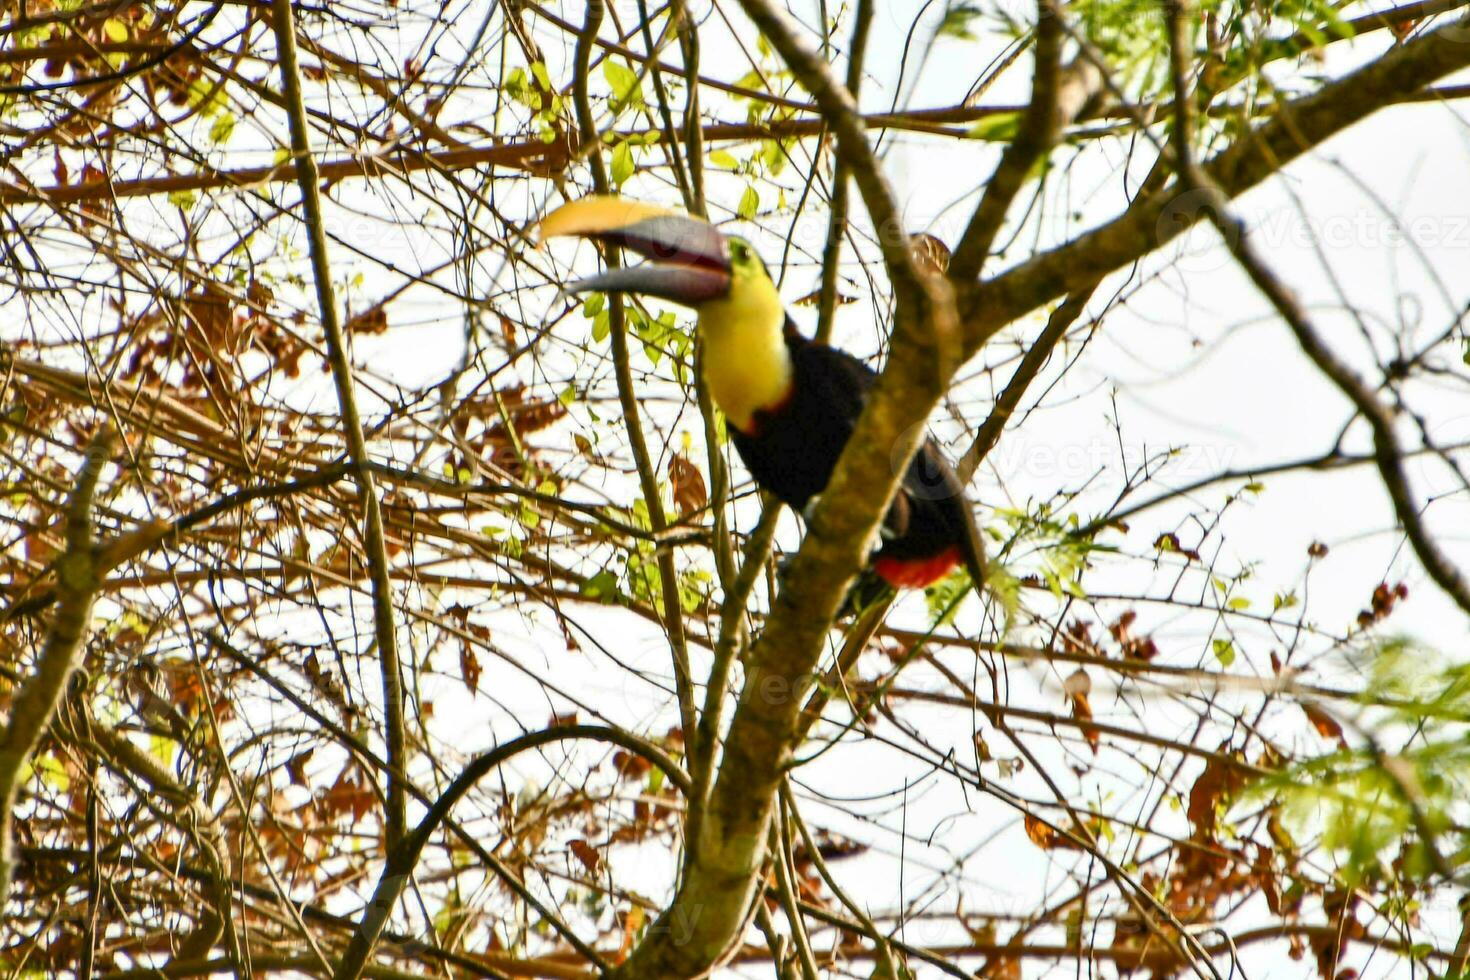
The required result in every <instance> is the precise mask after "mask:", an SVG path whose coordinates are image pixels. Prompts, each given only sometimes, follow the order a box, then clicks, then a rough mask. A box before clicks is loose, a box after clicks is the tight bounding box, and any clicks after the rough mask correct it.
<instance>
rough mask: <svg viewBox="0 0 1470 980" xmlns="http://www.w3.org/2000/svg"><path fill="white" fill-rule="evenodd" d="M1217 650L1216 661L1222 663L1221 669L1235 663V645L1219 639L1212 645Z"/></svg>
mask: <svg viewBox="0 0 1470 980" xmlns="http://www.w3.org/2000/svg"><path fill="white" fill-rule="evenodd" d="M1210 645H1211V646H1212V647H1214V650H1215V659H1216V660H1218V661H1220V666H1221V667H1229V666H1230V665H1231V664H1233V663H1235V644H1234V643H1231V642H1230V641H1229V640H1226V639H1223V638H1222V639H1217V640H1215V641H1214V642H1212V643H1211V644H1210Z"/></svg>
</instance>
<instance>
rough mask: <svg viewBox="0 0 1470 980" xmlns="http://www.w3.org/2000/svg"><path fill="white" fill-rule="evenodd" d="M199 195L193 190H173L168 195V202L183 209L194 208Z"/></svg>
mask: <svg viewBox="0 0 1470 980" xmlns="http://www.w3.org/2000/svg"><path fill="white" fill-rule="evenodd" d="M197 200H198V197H197V196H196V195H195V194H194V192H193V191H173V192H172V193H170V194H169V196H168V203H170V204H172V205H173V206H174V207H176V208H179V209H181V210H183V211H190V210H193V208H194V204H195V202H196V201H197Z"/></svg>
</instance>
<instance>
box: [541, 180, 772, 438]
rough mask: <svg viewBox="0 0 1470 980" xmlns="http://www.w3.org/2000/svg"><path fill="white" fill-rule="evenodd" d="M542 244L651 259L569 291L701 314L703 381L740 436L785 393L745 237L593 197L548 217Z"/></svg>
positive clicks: (759, 267) (762, 286)
mask: <svg viewBox="0 0 1470 980" xmlns="http://www.w3.org/2000/svg"><path fill="white" fill-rule="evenodd" d="M540 234H541V236H542V237H543V238H551V237H555V236H559V235H573V236H577V237H581V238H592V239H595V240H598V241H602V242H605V243H607V244H610V245H621V246H622V247H623V248H625V249H628V250H630V251H633V252H636V253H637V254H639V255H642V256H644V257H645V258H647V259H649V260H650V261H649V262H648V263H646V264H644V265H639V266H633V267H630V268H624V269H614V270H610V271H608V272H605V273H603V274H602V275H599V276H592V277H590V278H587V279H582V280H579V281H578V282H575V283H573V284H571V285H570V286H568V287H567V291H568V292H594V291H595V292H609V293H619V292H620V293H638V294H641V295H645V296H654V297H657V298H659V299H665V300H669V301H671V302H675V303H679V304H682V305H684V306H688V307H690V308H692V309H693V310H695V311H696V312H697V313H698V315H699V327H698V329H699V336H700V340H701V343H702V344H703V347H704V377H705V380H706V381H707V383H708V384H709V386H710V394H711V395H712V396H713V397H714V400H715V404H716V405H718V406H719V408H720V410H721V411H722V412H724V413H725V416H726V418H727V419H728V420H729V422H730V424H731V425H733V426H735V428H737V429H739V430H741V431H743V432H751V431H753V430H754V429H755V428H757V427H758V426H759V418H758V416H759V414H760V413H761V412H762V411H773V410H775V409H776V408H778V407H779V406H780V405H781V404H782V403H784V402H785V401H786V400H787V398H788V396H789V395H790V393H791V385H792V365H791V356H790V353H789V352H788V351H787V348H786V340H785V336H784V330H783V326H784V324H785V319H786V314H785V311H784V310H783V309H782V307H781V297H780V293H779V292H778V291H777V289H776V284H775V283H774V282H772V281H771V276H770V274H769V273H768V272H767V271H766V267H765V264H764V263H762V262H761V260H760V256H758V255H757V254H756V253H755V250H754V249H753V248H751V247H750V244H749V243H748V242H746V241H744V240H743V239H740V238H734V237H727V236H725V235H723V234H721V233H720V232H719V231H718V230H717V229H715V228H714V227H713V226H711V225H710V224H708V223H707V222H704V221H699V220H696V219H694V218H690V217H688V216H686V215H681V214H678V213H676V212H673V211H667V210H665V209H663V208H659V207H656V206H653V205H649V204H642V203H639V202H636V201H629V200H627V199H625V198H619V197H610V196H601V195H596V196H592V197H586V198H582V199H581V200H577V201H572V202H571V203H569V204H565V205H563V206H562V207H560V208H558V209H556V210H555V211H553V212H552V213H551V214H549V215H547V216H546V218H545V219H543V220H542V222H541V224H540Z"/></svg>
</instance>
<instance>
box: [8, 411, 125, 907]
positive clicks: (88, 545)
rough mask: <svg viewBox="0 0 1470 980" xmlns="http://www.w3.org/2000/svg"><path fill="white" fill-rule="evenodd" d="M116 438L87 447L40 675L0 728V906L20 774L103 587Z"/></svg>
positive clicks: (11, 859)
mask: <svg viewBox="0 0 1470 980" xmlns="http://www.w3.org/2000/svg"><path fill="white" fill-rule="evenodd" d="M116 439H117V436H116V433H115V432H114V431H113V429H112V427H111V426H110V425H106V426H104V427H103V428H102V430H101V431H99V432H98V433H97V435H95V436H93V437H92V442H91V444H90V445H88V446H87V453H86V459H85V460H84V461H83V463H82V469H81V472H80V473H78V475H77V485H76V489H75V490H74V491H73V492H72V496H71V500H70V502H69V503H68V504H67V508H66V550H65V551H64V552H62V554H61V557H60V558H58V559H57V562H56V588H57V593H58V596H59V598H60V603H59V604H58V606H57V608H56V616H55V618H53V619H52V621H51V629H50V630H49V631H48V632H47V634H46V643H45V645H44V646H43V647H42V648H41V655H40V657H39V658H38V659H37V661H36V672H35V673H34V674H33V675H32V676H31V677H30V679H29V680H27V681H26V683H25V685H24V686H23V687H21V689H20V690H19V691H17V692H16V694H15V700H14V701H13V702H12V703H11V707H10V718H9V719H8V720H7V722H6V724H5V728H4V729H3V730H0V905H4V903H5V899H6V897H7V896H8V895H9V893H10V879H11V876H12V874H13V873H14V867H15V855H14V851H13V849H12V848H13V845H12V843H11V839H10V838H11V833H10V821H11V819H12V816H13V812H14V810H15V801H16V795H17V794H18V793H19V792H20V784H21V781H22V772H23V770H24V769H25V767H26V763H27V762H29V761H30V758H31V753H32V752H33V751H35V748H36V745H37V744H38V743H39V742H40V741H41V736H42V735H44V734H45V732H46V728H47V726H49V725H50V724H51V718H52V716H53V715H54V714H55V713H56V706H57V704H59V703H60V701H61V696H62V694H63V693H64V692H65V691H66V684H67V681H68V680H70V679H71V675H72V671H73V670H75V669H76V667H77V661H78V659H79V657H80V655H81V650H82V643H83V641H84V640H85V639H86V637H87V631H88V630H89V629H90V627H91V624H92V601H93V600H94V599H95V598H96V596H97V589H98V586H99V584H100V575H99V574H98V572H97V547H96V544H95V543H94V542H93V540H92V499H93V497H94V496H95V495H96V492H97V481H98V480H100V479H101V477H102V468H103V467H104V466H106V465H107V462H108V459H109V458H110V457H111V455H112V448H113V445H114V444H115V443H116Z"/></svg>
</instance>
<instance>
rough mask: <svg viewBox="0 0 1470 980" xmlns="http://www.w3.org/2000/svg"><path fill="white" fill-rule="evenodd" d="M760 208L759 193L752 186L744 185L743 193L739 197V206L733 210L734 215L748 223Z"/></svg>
mask: <svg viewBox="0 0 1470 980" xmlns="http://www.w3.org/2000/svg"><path fill="white" fill-rule="evenodd" d="M760 206H761V196H760V192H759V191H757V190H756V189H755V185H754V184H746V185H745V193H744V194H741V195H740V204H739V206H738V207H736V208H735V213H736V214H738V215H739V216H740V217H742V218H744V219H745V220H746V221H749V220H750V219H752V218H754V217H755V213H756V212H757V211H759V210H760Z"/></svg>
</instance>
